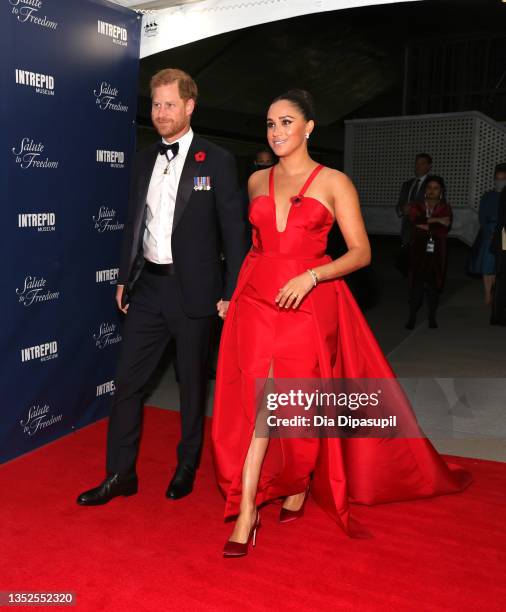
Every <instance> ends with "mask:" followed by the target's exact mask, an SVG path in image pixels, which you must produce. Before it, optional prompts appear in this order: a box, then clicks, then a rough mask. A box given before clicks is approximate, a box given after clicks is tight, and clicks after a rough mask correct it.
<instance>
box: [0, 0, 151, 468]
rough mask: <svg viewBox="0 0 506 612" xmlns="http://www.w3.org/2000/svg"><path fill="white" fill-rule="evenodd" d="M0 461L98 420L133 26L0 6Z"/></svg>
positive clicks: (107, 352) (98, 5) (106, 13)
mask: <svg viewBox="0 0 506 612" xmlns="http://www.w3.org/2000/svg"><path fill="white" fill-rule="evenodd" d="M0 35H1V36H0V38H1V41H0V45H1V47H0V48H1V52H2V66H1V68H0V70H1V79H2V80H1V84H2V96H1V101H0V115H1V125H2V127H1V130H0V133H1V135H0V139H1V140H0V145H1V151H2V162H1V164H0V166H1V167H0V178H1V193H2V220H3V223H2V240H1V246H0V249H1V254H2V255H1V265H2V281H1V285H2V300H1V304H2V307H1V313H2V315H1V327H0V346H1V355H2V365H1V373H0V380H1V390H0V402H1V409H0V461H2V462H3V461H6V460H8V459H11V458H13V457H15V456H17V455H20V454H22V453H25V452H27V451H30V450H32V449H34V448H36V447H38V446H40V445H42V444H46V443H47V442H50V441H51V440H54V439H55V438H58V437H60V436H62V435H64V434H67V433H69V432H71V431H72V430H74V429H78V428H80V427H82V426H84V425H86V424H88V423H91V422H93V421H95V420H96V419H97V418H100V417H102V416H104V415H106V414H107V412H108V409H109V406H110V402H111V398H112V396H113V394H114V390H115V388H114V374H115V363H116V358H117V351H118V348H119V346H120V343H121V327H120V318H119V317H120V315H119V314H118V312H117V310H116V308H115V304H114V293H115V284H116V281H117V275H118V262H119V246H120V239H121V233H122V229H123V226H124V223H125V221H126V219H125V217H126V209H127V199H128V188H129V176H130V166H131V161H132V158H133V154H134V150H135V116H136V100H137V79H138V63H139V39H140V19H139V17H138V16H137V14H136V13H135V12H133V11H130V10H127V9H124V8H121V7H117V6H115V5H113V4H111V3H109V2H106V1H102V0H2V3H1V19H0Z"/></svg>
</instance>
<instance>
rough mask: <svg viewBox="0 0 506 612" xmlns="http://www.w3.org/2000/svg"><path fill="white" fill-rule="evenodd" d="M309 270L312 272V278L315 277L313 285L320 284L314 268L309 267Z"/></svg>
mask: <svg viewBox="0 0 506 612" xmlns="http://www.w3.org/2000/svg"><path fill="white" fill-rule="evenodd" d="M307 272H309V274H311V278H312V279H313V287H316V285H317V284H318V276H317V274H316V272H315V271H314V270H311V269H310V268H308V269H307Z"/></svg>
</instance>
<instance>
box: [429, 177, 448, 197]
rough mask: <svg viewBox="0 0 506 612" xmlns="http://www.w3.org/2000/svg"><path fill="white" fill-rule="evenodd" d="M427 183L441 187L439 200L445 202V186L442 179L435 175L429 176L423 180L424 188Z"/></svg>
mask: <svg viewBox="0 0 506 612" xmlns="http://www.w3.org/2000/svg"><path fill="white" fill-rule="evenodd" d="M429 183H437V184H438V185H439V186H440V187H441V199H442V200H444V201H446V186H445V182H444V179H443V177H441V176H437V175H436V174H430V175H429V176H428V177H427V178H426V179H425V186H427V185H428V184H429Z"/></svg>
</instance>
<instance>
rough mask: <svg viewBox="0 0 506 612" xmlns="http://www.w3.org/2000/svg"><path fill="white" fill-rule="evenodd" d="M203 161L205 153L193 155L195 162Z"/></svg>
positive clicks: (199, 152)
mask: <svg viewBox="0 0 506 612" xmlns="http://www.w3.org/2000/svg"><path fill="white" fill-rule="evenodd" d="M205 160H206V152H205V151H198V152H197V153H195V161H197V162H203V161H205Z"/></svg>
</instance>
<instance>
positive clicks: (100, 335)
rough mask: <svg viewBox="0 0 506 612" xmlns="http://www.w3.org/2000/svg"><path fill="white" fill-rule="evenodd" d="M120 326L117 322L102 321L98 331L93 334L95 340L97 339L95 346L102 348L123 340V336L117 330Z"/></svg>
mask: <svg viewBox="0 0 506 612" xmlns="http://www.w3.org/2000/svg"><path fill="white" fill-rule="evenodd" d="M117 329H118V326H117V325H116V323H101V324H100V327H99V328H98V332H97V333H96V334H93V340H95V346H96V347H97V348H98V349H100V350H102V349H104V348H105V347H106V346H112V345H113V344H118V342H121V336H120V334H119V333H118V332H117V331H116V330H117Z"/></svg>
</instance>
